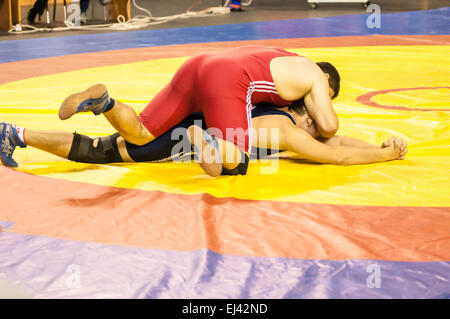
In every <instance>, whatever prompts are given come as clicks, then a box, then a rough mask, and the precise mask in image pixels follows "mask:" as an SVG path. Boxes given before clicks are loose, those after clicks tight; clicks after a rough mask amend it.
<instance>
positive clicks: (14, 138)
mask: <svg viewBox="0 0 450 319" xmlns="http://www.w3.org/2000/svg"><path fill="white" fill-rule="evenodd" d="M17 146H20V147H26V145H25V144H24V143H23V142H22V141H21V140H20V138H19V135H17V130H16V126H15V125H12V124H8V123H0V157H1V161H2V163H3V165H5V166H9V167H17V166H19V165H18V164H17V162H16V161H15V160H13V158H12V155H13V153H14V150H15V149H16V147H17Z"/></svg>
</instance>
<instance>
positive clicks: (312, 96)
mask: <svg viewBox="0 0 450 319" xmlns="http://www.w3.org/2000/svg"><path fill="white" fill-rule="evenodd" d="M311 80H312V86H311V90H310V91H309V92H308V93H307V94H306V95H305V96H304V101H305V105H306V108H307V109H308V113H309V114H310V115H311V117H312V118H313V119H314V121H315V122H316V125H317V129H318V131H319V133H320V135H322V136H324V137H332V136H333V135H334V134H336V132H337V130H338V128H339V120H338V117H337V115H336V113H335V112H334V109H333V105H332V104H331V98H330V95H329V91H330V89H329V84H328V80H327V78H326V77H324V76H323V74H318V73H313V72H311Z"/></svg>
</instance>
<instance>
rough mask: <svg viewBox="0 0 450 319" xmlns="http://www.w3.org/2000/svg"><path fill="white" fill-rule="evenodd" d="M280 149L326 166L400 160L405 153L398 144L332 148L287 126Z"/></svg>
mask: <svg viewBox="0 0 450 319" xmlns="http://www.w3.org/2000/svg"><path fill="white" fill-rule="evenodd" d="M280 149H285V150H289V151H293V152H295V153H297V154H299V155H300V156H301V157H303V158H305V159H308V160H311V161H314V162H318V163H324V164H336V165H353V164H369V163H376V162H384V161H389V160H395V159H400V157H401V155H402V151H404V150H403V149H402V147H401V145H399V144H398V143H392V145H390V146H388V147H384V148H359V147H350V146H341V145H336V146H331V145H327V144H325V143H322V142H320V141H318V140H316V139H314V138H313V137H312V136H311V135H309V134H308V133H307V132H306V131H305V130H303V129H301V128H298V127H295V126H293V125H289V126H288V125H286V126H284V127H282V128H281V130H280Z"/></svg>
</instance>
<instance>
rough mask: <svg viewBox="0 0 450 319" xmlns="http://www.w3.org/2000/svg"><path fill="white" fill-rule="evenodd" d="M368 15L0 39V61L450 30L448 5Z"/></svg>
mask: <svg viewBox="0 0 450 319" xmlns="http://www.w3.org/2000/svg"><path fill="white" fill-rule="evenodd" d="M368 17H369V14H368V13H367V14H362V15H349V16H337V17H328V18H314V19H299V20H277V21H266V22H253V23H242V24H227V25H216V26H204V27H192V28H182V29H164V30H145V31H127V32H120V33H117V32H114V33H101V34H86V35H76V36H61V37H51V38H40V39H29V40H15V41H2V42H0V63H5V62H13V61H22V60H29V59H37V58H46V57H52V56H61V55H68V54H77V53H87V52H98V51H109V50H118V49H128V48H139V47H150V46H164V45H171V44H187V43H206V42H221V41H240V40H259V39H284V38H309V37H332V36H367V35H374V34H384V35H421V34H424V35H428V34H440V35H446V34H450V8H442V9H436V10H428V11H412V12H402V13H392V14H383V15H382V18H381V28H380V29H376V28H374V29H369V28H368V27H367V23H366V22H367V19H368ZM205 19H208V18H205ZM61 35H63V33H62V34H61ZM50 48H51V49H50Z"/></svg>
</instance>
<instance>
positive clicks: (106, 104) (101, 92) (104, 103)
mask: <svg viewBox="0 0 450 319" xmlns="http://www.w3.org/2000/svg"><path fill="white" fill-rule="evenodd" d="M93 97H95V98H93ZM113 106H114V99H112V98H110V97H109V94H108V91H107V90H106V86H104V85H103V84H96V85H93V86H91V87H90V88H88V89H87V90H84V91H81V92H78V93H75V94H72V95H69V96H68V97H67V98H66V99H65V100H64V102H63V104H62V105H61V107H60V109H59V118H60V119H61V120H67V119H68V118H70V117H72V116H73V115H74V114H76V113H80V112H93V113H94V114H95V115H100V114H101V113H103V112H107V111H109V110H110V109H112V107H113Z"/></svg>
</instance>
